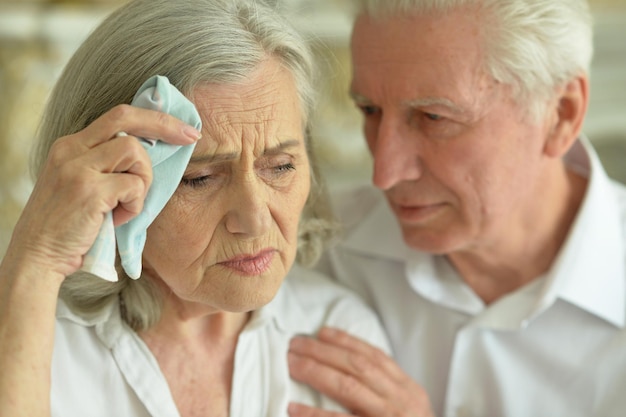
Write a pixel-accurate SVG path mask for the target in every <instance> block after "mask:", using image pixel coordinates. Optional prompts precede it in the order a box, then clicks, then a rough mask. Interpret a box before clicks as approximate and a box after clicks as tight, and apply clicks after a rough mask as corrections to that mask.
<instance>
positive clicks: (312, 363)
mask: <svg viewBox="0 0 626 417" xmlns="http://www.w3.org/2000/svg"><path fill="white" fill-rule="evenodd" d="M288 360H289V369H290V374H291V377H292V378H293V379H295V380H296V381H300V382H304V383H306V384H308V385H310V386H311V387H312V388H313V389H315V390H317V391H319V392H321V393H322V394H324V395H326V396H328V397H330V398H332V399H334V400H335V401H337V402H339V403H340V404H342V405H343V406H344V407H345V408H347V409H348V410H351V411H353V412H357V415H360V416H363V417H366V416H367V417H370V416H372V417H374V416H380V415H384V411H385V410H384V409H383V407H384V405H385V404H384V400H383V399H382V398H381V396H380V395H379V394H378V393H376V392H374V391H373V390H372V389H370V388H369V387H368V386H366V385H365V384H363V383H362V382H361V381H360V380H358V379H357V378H356V377H355V376H354V375H352V374H348V373H344V372H342V371H340V370H338V369H337V368H334V367H332V366H328V365H326V364H324V363H321V362H318V361H317V360H315V359H312V358H311V357H308V356H303V355H299V354H297V353H294V352H289V354H288Z"/></svg>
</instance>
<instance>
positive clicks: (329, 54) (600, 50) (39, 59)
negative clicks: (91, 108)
mask: <svg viewBox="0 0 626 417" xmlns="http://www.w3.org/2000/svg"><path fill="white" fill-rule="evenodd" d="M125 1H126V0H65V1H61V0H12V1H8V0H0V97H1V98H2V100H0V258H1V257H2V256H3V255H4V252H5V249H6V245H7V244H8V240H9V237H10V233H11V231H12V229H13V226H14V224H15V222H16V221H17V218H18V216H19V213H20V210H21V208H22V207H23V205H24V204H25V202H26V200H27V199H28V196H29V193H30V191H31V187H32V185H31V179H30V174H29V168H28V165H29V152H30V148H31V146H32V144H33V138H34V136H35V131H36V129H37V124H38V120H39V117H40V114H41V111H42V109H43V106H44V104H45V102H46V99H47V95H48V92H49V91H50V89H51V87H52V86H53V84H54V82H55V80H56V77H57V76H58V74H59V73H60V71H61V70H62V68H63V65H64V64H65V62H66V61H67V60H68V59H69V57H70V55H71V54H72V53H73V51H74V50H75V49H76V48H77V46H78V45H79V44H80V42H81V41H82V40H83V39H84V38H85V37H86V36H87V35H88V34H89V32H90V31H91V30H92V29H93V28H94V27H95V26H96V25H97V24H98V23H99V22H100V21H101V20H102V19H103V18H104V17H105V16H106V15H107V14H108V13H109V12H110V11H111V10H112V9H114V8H115V7H117V6H119V5H121V4H123V3H124V2H125ZM277 1H279V2H282V3H283V5H282V6H283V8H284V9H285V11H286V12H287V13H288V14H289V15H290V16H291V19H292V21H293V22H294V24H295V25H296V26H298V27H299V28H300V29H301V30H303V31H304V32H305V33H306V34H307V36H308V37H309V38H311V39H312V40H314V43H315V45H316V52H317V54H318V55H319V58H320V61H321V62H322V63H323V71H324V79H325V82H324V83H322V85H320V88H321V93H322V100H321V105H320V107H319V109H318V114H317V116H316V117H317V118H316V120H315V130H314V136H315V141H316V143H317V148H318V154H319V155H320V158H321V162H322V169H323V171H324V173H325V175H326V177H327V181H328V183H329V186H331V188H333V187H342V186H344V185H347V184H351V183H360V182H367V181H369V176H370V159H369V156H368V154H367V151H366V148H365V145H364V141H363V140H362V138H361V132H360V122H361V120H360V115H359V113H358V112H357V111H356V110H355V109H354V107H353V105H352V103H351V102H350V100H348V97H347V94H346V93H347V90H348V85H349V78H350V71H351V70H350V62H349V52H348V49H347V48H348V38H349V34H350V18H349V15H348V12H347V10H348V9H347V4H346V3H345V1H343V0H277ZM589 1H590V4H591V7H592V10H593V13H594V17H595V21H596V36H595V44H596V45H595V47H596V54H595V61H594V65H593V70H592V74H591V87H592V94H591V104H590V109H589V116H588V119H587V122H586V125H585V132H586V133H587V135H588V136H589V137H590V138H591V140H592V142H593V143H594V145H595V146H596V148H597V149H598V151H599V152H600V156H601V158H602V159H603V160H604V162H605V164H606V167H607V171H608V172H609V174H610V175H611V176H613V177H614V178H616V179H618V180H620V181H622V182H626V163H625V161H626V0H589Z"/></svg>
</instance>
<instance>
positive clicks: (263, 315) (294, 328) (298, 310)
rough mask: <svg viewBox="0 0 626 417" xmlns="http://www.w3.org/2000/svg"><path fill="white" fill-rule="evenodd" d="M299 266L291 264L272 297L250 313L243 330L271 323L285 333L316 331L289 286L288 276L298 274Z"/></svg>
mask: <svg viewBox="0 0 626 417" xmlns="http://www.w3.org/2000/svg"><path fill="white" fill-rule="evenodd" d="M300 268H301V267H300V266H298V265H297V264H294V265H293V266H292V268H291V270H290V271H289V274H288V275H287V277H286V278H285V280H284V282H283V284H282V285H281V286H280V288H279V290H278V292H277V293H276V296H274V299H273V300H272V301H270V302H269V303H268V304H266V305H265V306H263V307H261V308H259V309H258V310H255V311H254V312H253V313H252V317H251V319H250V322H249V323H248V325H247V326H246V328H245V330H244V331H247V330H254V329H258V328H260V327H262V326H266V325H270V324H272V323H273V324H274V325H276V327H277V328H278V329H279V330H281V331H284V332H287V333H303V334H308V333H314V332H316V331H317V329H316V328H314V326H313V325H312V322H311V320H309V319H308V317H307V315H306V313H305V311H304V310H303V309H302V306H301V305H300V304H299V303H298V301H297V300H298V297H297V296H296V294H295V293H294V291H293V289H292V288H291V284H290V278H289V277H290V276H294V275H296V274H298V273H299V271H300V270H301V269H300Z"/></svg>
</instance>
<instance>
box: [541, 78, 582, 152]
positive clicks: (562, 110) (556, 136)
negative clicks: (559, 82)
mask: <svg viewBox="0 0 626 417" xmlns="http://www.w3.org/2000/svg"><path fill="white" fill-rule="evenodd" d="M588 104H589V80H588V78H587V76H586V75H579V76H577V77H576V78H574V79H572V80H571V81H569V82H568V83H567V84H566V85H565V86H564V87H562V88H561V89H560V90H559V95H558V97H557V101H556V107H555V108H554V109H553V111H554V112H555V117H554V118H553V122H552V123H553V125H552V127H551V128H550V130H549V132H548V136H547V139H546V144H545V149H544V151H545V154H546V155H548V156H550V157H553V158H560V157H561V156H563V155H564V154H565V153H566V152H567V151H568V150H569V148H570V147H571V146H572V144H573V143H574V141H575V140H576V138H578V136H579V135H580V132H581V130H582V127H583V123H584V121H585V115H586V114H587V106H588Z"/></svg>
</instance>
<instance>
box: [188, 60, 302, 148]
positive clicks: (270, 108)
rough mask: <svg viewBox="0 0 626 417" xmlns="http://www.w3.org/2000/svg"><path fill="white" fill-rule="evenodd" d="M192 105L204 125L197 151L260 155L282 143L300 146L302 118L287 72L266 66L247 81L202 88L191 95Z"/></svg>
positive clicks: (206, 85) (212, 84)
mask: <svg viewBox="0 0 626 417" xmlns="http://www.w3.org/2000/svg"><path fill="white" fill-rule="evenodd" d="M193 101H194V104H195V105H196V107H197V109H198V112H199V113H200V116H201V119H202V124H203V128H202V130H203V132H202V133H203V137H204V139H203V140H202V141H201V142H206V143H204V144H203V145H204V146H202V145H201V144H198V148H200V149H199V151H201V150H202V148H208V149H205V150H204V152H209V151H210V148H216V149H217V148H219V149H220V150H224V148H225V149H226V150H227V151H229V152H237V151H240V149H244V148H253V149H255V150H256V151H257V152H263V151H264V150H265V149H267V148H274V147H276V146H279V145H280V144H281V143H284V142H285V141H292V140H303V138H304V132H303V131H304V115H303V112H302V106H301V105H300V100H299V96H298V93H297V90H296V86H295V83H294V80H293V77H292V76H291V74H290V72H289V71H287V70H285V69H284V68H282V67H280V66H278V65H275V64H274V63H271V62H269V63H267V64H265V65H262V66H261V67H260V68H259V69H257V70H256V71H255V72H254V73H253V74H252V75H251V76H250V77H249V78H248V79H246V80H243V81H241V82H236V83H227V84H217V83H211V84H205V85H201V86H199V87H197V88H196V89H195V90H194V97H193Z"/></svg>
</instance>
